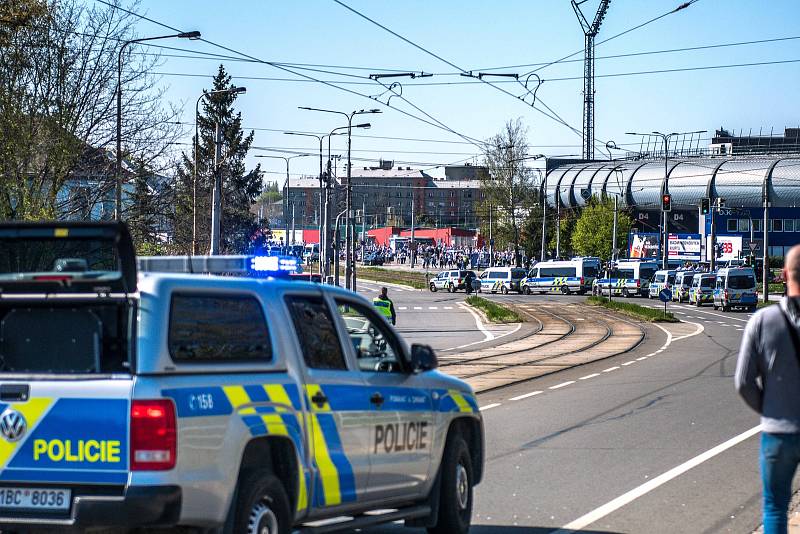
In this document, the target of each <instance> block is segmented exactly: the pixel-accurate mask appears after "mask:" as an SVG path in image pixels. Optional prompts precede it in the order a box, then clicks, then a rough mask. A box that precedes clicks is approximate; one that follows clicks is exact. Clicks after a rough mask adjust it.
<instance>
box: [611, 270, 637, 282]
mask: <svg viewBox="0 0 800 534" xmlns="http://www.w3.org/2000/svg"><path fill="white" fill-rule="evenodd" d="M611 278H624V279H626V280H629V279H631V278H633V269H617V270H615V271H614V272H613V273H612V276H611Z"/></svg>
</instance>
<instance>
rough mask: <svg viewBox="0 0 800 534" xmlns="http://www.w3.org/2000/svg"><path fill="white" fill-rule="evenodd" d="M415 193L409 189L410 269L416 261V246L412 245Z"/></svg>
mask: <svg viewBox="0 0 800 534" xmlns="http://www.w3.org/2000/svg"><path fill="white" fill-rule="evenodd" d="M415 193H416V191H414V190H412V191H411V244H410V245H409V247H410V248H411V259H410V261H411V268H412V269H413V268H414V266H415V265H416V263H417V248H416V247H415V246H414V223H415V222H416V220H415V219H414V217H415V215H414V197H415V196H416V195H415Z"/></svg>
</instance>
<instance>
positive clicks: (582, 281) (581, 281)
mask: <svg viewBox="0 0 800 534" xmlns="http://www.w3.org/2000/svg"><path fill="white" fill-rule="evenodd" d="M581 285H583V277H582V276H581Z"/></svg>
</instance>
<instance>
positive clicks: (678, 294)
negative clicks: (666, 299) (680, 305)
mask: <svg viewBox="0 0 800 534" xmlns="http://www.w3.org/2000/svg"><path fill="white" fill-rule="evenodd" d="M694 275H695V272H694V271H678V272H677V273H675V285H674V287H673V288H672V301H673V302H683V301H684V300H686V301H688V300H689V290H690V289H691V287H692V280H694Z"/></svg>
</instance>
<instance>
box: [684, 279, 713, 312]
mask: <svg viewBox="0 0 800 534" xmlns="http://www.w3.org/2000/svg"><path fill="white" fill-rule="evenodd" d="M716 284H717V275H716V274H714V273H698V274H695V275H694V277H693V278H692V286H691V287H690V288H689V304H694V305H695V306H697V307H698V308H699V307H700V306H702V305H703V303H704V302H713V301H714V286H715V285H716Z"/></svg>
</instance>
